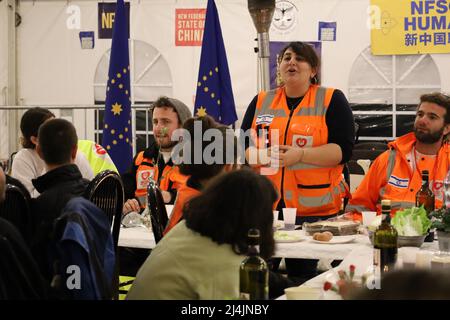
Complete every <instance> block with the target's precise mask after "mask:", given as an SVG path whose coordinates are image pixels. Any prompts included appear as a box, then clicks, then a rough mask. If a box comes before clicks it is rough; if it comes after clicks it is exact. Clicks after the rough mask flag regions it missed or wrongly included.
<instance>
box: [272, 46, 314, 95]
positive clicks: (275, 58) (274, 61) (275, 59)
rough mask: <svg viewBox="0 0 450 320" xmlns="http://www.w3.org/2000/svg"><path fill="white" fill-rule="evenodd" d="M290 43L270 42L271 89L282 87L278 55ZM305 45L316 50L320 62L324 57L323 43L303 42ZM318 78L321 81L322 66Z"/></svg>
mask: <svg viewBox="0 0 450 320" xmlns="http://www.w3.org/2000/svg"><path fill="white" fill-rule="evenodd" d="M289 43H290V41H270V43H269V50H270V58H269V70H270V88H271V89H275V88H277V87H278V86H279V85H280V81H281V79H280V76H279V74H278V55H279V53H280V51H281V50H282V49H283V48H284V47H286V46H287V45H288V44H289ZM303 43H307V44H309V45H311V46H312V47H313V48H314V50H316V53H317V56H318V57H319V60H320V59H321V56H322V43H321V42H319V41H303ZM318 76H319V79H320V66H319V70H318Z"/></svg>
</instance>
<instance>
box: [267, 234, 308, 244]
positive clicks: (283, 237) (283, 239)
mask: <svg viewBox="0 0 450 320" xmlns="http://www.w3.org/2000/svg"><path fill="white" fill-rule="evenodd" d="M273 238H274V239H275V242H279V243H288V242H299V241H302V240H304V237H302V236H301V235H300V234H299V232H298V231H276V232H275V234H274V236H273Z"/></svg>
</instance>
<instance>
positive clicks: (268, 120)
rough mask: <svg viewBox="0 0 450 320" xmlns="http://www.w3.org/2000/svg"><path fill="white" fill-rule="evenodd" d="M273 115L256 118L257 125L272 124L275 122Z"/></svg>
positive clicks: (262, 115)
mask: <svg viewBox="0 0 450 320" xmlns="http://www.w3.org/2000/svg"><path fill="white" fill-rule="evenodd" d="M273 117H274V115H273V114H261V115H259V116H257V117H256V125H258V124H271V123H272V121H273Z"/></svg>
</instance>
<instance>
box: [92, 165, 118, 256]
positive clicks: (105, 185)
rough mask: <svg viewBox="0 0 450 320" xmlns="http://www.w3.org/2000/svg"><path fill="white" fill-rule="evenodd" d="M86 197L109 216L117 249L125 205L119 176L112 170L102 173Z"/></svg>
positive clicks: (98, 175) (94, 181)
mask: <svg viewBox="0 0 450 320" xmlns="http://www.w3.org/2000/svg"><path fill="white" fill-rule="evenodd" d="M84 197H85V198H86V199H88V200H90V201H91V202H93V203H94V204H95V205H96V206H97V207H99V208H100V209H102V210H103V211H104V212H105V214H106V215H107V217H108V219H109V223H110V225H111V232H112V236H113V241H114V249H117V245H118V242H119V232H120V222H121V218H122V208H123V204H124V194H123V184H122V179H121V178H120V176H119V174H118V173H117V172H114V171H111V170H105V171H102V172H100V173H99V174H97V175H96V176H95V177H94V179H92V181H91V182H90V183H89V186H88V187H87V189H86V191H85V194H84Z"/></svg>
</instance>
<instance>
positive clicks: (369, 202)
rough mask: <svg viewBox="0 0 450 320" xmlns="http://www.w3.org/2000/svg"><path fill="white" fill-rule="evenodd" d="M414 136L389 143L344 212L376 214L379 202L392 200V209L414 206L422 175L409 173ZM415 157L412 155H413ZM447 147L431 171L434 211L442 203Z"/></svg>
mask: <svg viewBox="0 0 450 320" xmlns="http://www.w3.org/2000/svg"><path fill="white" fill-rule="evenodd" d="M415 143H416V137H415V136H414V133H413V132H411V133H408V134H406V135H403V136H401V137H399V138H397V139H396V140H395V141H393V142H390V143H389V147H390V150H387V151H385V152H383V153H382V154H380V155H379V156H378V157H377V158H376V159H375V161H374V162H373V163H372V165H371V166H370V169H369V171H368V172H367V174H366V176H365V177H364V179H363V181H361V184H360V185H359V186H358V189H356V191H355V192H354V193H353V195H352V199H351V200H350V202H349V204H348V206H347V208H346V211H355V212H362V211H378V212H380V207H381V200H382V199H389V200H391V205H392V208H393V209H394V210H398V209H402V208H410V207H413V206H415V202H416V193H417V191H419V189H420V188H421V186H422V176H421V172H419V170H418V169H417V168H414V170H411V167H410V164H409V162H408V159H407V157H408V154H409V153H411V152H414V150H413V147H414V144H415ZM413 156H414V155H413ZM449 162H450V146H449V145H448V143H444V144H443V145H442V146H441V148H440V149H439V152H438V154H437V155H436V159H435V164H434V166H433V168H430V169H431V170H430V188H431V190H432V191H433V193H434V196H435V208H436V209H437V208H440V207H441V206H442V204H443V182H444V179H445V176H446V175H447V172H448V170H449Z"/></svg>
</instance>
